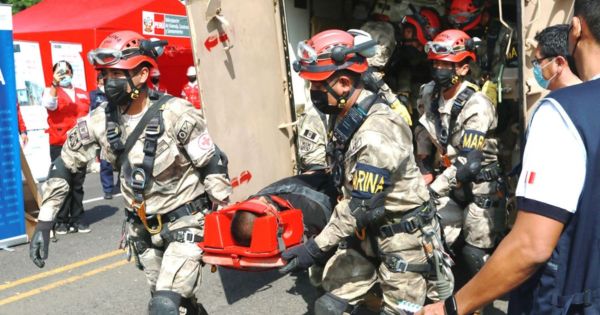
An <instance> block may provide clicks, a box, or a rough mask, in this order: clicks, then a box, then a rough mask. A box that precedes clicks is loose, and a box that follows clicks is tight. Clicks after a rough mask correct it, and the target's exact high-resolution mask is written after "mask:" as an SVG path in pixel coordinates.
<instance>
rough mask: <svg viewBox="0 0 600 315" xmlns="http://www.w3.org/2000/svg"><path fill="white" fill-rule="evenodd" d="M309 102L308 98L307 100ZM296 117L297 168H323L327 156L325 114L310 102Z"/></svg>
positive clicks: (308, 169)
mask: <svg viewBox="0 0 600 315" xmlns="http://www.w3.org/2000/svg"><path fill="white" fill-rule="evenodd" d="M308 102H310V100H308ZM305 108H306V109H305V111H304V112H303V113H302V114H300V117H299V118H298V125H297V130H298V170H299V172H300V173H306V172H314V171H319V170H325V169H326V168H327V158H326V153H325V148H326V146H327V120H328V119H329V118H328V117H327V115H326V114H324V113H322V112H320V111H318V110H317V109H316V108H315V107H314V106H313V105H312V104H309V105H308V106H305Z"/></svg>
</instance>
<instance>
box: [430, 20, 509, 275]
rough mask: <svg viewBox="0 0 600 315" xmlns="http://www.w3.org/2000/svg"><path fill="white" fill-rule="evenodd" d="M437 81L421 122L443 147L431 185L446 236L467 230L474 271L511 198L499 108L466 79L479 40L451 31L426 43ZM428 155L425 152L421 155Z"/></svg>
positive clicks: (498, 235)
mask: <svg viewBox="0 0 600 315" xmlns="http://www.w3.org/2000/svg"><path fill="white" fill-rule="evenodd" d="M425 50H426V51H427V53H428V55H427V56H428V58H429V59H430V60H431V61H432V62H433V68H432V77H433V81H432V82H430V83H428V84H427V85H425V86H424V87H423V89H424V90H427V91H428V92H430V93H423V95H422V98H423V100H422V102H423V104H424V106H425V113H424V114H423V116H421V119H420V120H419V122H420V123H421V125H422V126H423V127H424V128H425V129H426V130H427V132H428V133H429V137H430V139H431V141H432V142H433V144H434V146H435V148H436V149H437V156H436V157H437V158H438V159H437V160H438V161H439V162H440V164H441V171H442V173H441V174H439V175H438V176H437V177H436V178H435V180H434V181H433V182H432V183H431V184H430V186H429V188H430V191H431V193H432V195H433V196H434V197H435V198H436V199H437V202H438V212H439V214H440V216H441V218H442V225H443V226H444V232H445V236H446V241H447V242H448V244H449V245H452V244H453V243H454V241H455V240H456V239H457V238H458V236H459V235H460V233H461V229H462V234H463V236H464V240H465V245H464V247H463V249H462V254H463V257H464V259H465V262H466V264H467V266H468V270H469V272H470V273H471V275H474V274H475V273H476V272H477V271H478V270H479V269H480V268H481V266H482V265H483V264H484V262H485V261H486V259H487V257H488V256H489V255H490V254H491V252H492V250H493V248H494V247H495V246H496V244H497V243H498V241H499V240H500V238H501V237H502V232H503V229H504V226H505V222H504V220H505V213H504V208H505V198H504V196H503V194H504V187H503V186H504V185H503V183H502V178H501V176H500V175H501V170H500V166H499V165H498V162H497V160H498V158H497V154H498V147H497V140H496V139H495V138H494V129H495V128H496V124H497V118H496V111H495V108H494V106H493V105H492V103H491V102H490V100H489V99H488V98H487V97H486V96H485V95H484V94H483V93H481V92H479V91H478V88H477V86H476V85H474V84H472V83H471V82H469V81H466V80H465V76H466V75H467V74H468V72H469V69H470V68H469V65H470V63H471V62H472V61H475V59H476V56H475V53H474V51H473V50H474V46H473V40H472V39H471V37H470V36H469V35H467V34H466V33H465V32H463V31H460V30H446V31H443V32H441V33H440V34H439V35H438V36H436V37H435V39H434V40H433V41H431V42H428V43H427V45H426V46H425ZM420 158H423V156H420Z"/></svg>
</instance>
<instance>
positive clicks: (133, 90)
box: [121, 71, 147, 115]
mask: <svg viewBox="0 0 600 315" xmlns="http://www.w3.org/2000/svg"><path fill="white" fill-rule="evenodd" d="M125 77H126V78H127V83H129V87H130V88H131V92H130V93H129V98H130V100H129V101H128V102H127V105H126V106H125V109H124V110H123V111H122V112H121V115H123V114H125V113H127V111H129V108H131V104H132V103H133V100H136V99H137V98H138V97H140V92H141V91H142V90H143V89H144V88H146V87H147V86H146V85H143V86H142V87H141V88H138V87H137V86H135V84H134V83H133V80H132V79H131V75H130V74H129V71H125Z"/></svg>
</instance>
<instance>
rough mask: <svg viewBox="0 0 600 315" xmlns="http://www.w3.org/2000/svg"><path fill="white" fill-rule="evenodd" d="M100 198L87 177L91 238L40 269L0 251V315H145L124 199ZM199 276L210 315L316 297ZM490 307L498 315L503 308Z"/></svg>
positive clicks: (233, 277)
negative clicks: (130, 257)
mask: <svg viewBox="0 0 600 315" xmlns="http://www.w3.org/2000/svg"><path fill="white" fill-rule="evenodd" d="M101 196H102V189H101V187H100V181H99V177H98V174H88V177H87V178H86V183H85V197H84V200H86V201H85V202H84V203H85V209H86V212H85V215H84V221H86V222H87V223H89V224H90V226H91V228H92V232H91V233H88V234H79V233H77V234H67V235H60V236H58V241H56V242H51V244H50V254H49V258H48V260H47V261H46V266H45V267H44V268H43V269H38V268H37V267H36V266H35V265H34V264H33V263H32V262H31V261H30V260H29V253H28V245H27V244H24V245H20V246H16V247H13V248H12V250H13V251H0V270H1V272H0V315H13V314H19V315H20V314H26V315H29V314H32V315H33V314H36V315H37V314H48V315H52V314H57V315H58V314H61V315H67V314H90V315H95V314H98V315H100V314H102V315H104V314H146V313H147V311H146V309H147V303H148V300H149V298H150V294H149V289H148V285H147V284H146V280H145V277H144V274H143V272H141V271H139V270H137V269H136V268H135V266H134V265H133V263H128V262H127V261H126V260H125V258H126V257H125V254H124V252H122V251H120V250H117V246H118V243H119V239H120V235H121V227H122V223H123V218H124V214H123V210H122V206H123V199H122V198H121V197H115V198H114V199H112V200H104V199H102V198H101ZM202 277H203V282H202V287H201V292H200V294H199V296H200V300H201V301H202V303H203V304H204V306H205V307H206V309H207V311H208V312H209V313H210V314H290V315H292V314H294V315H295V314H312V305H313V302H314V301H315V299H316V298H317V297H318V294H319V293H318V292H317V290H316V289H315V288H314V287H312V286H311V285H310V283H309V282H308V278H307V276H306V274H299V275H288V276H281V275H279V274H278V273H277V271H269V272H238V271H233V270H228V269H222V268H219V270H218V271H217V272H215V273H211V271H210V268H207V267H205V268H204V270H203V274H202ZM495 306H496V308H497V309H499V310H502V311H497V312H494V314H504V312H503V311H504V310H505V309H506V303H505V302H502V301H497V302H496V303H495Z"/></svg>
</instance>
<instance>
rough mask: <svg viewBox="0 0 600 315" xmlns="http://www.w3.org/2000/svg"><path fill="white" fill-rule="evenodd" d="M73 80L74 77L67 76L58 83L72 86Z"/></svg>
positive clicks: (63, 85)
mask: <svg viewBox="0 0 600 315" xmlns="http://www.w3.org/2000/svg"><path fill="white" fill-rule="evenodd" d="M72 81H73V78H72V77H70V76H66V77H64V78H63V79H62V80H60V82H59V83H58V85H60V86H62V87H69V86H71V82H72Z"/></svg>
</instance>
